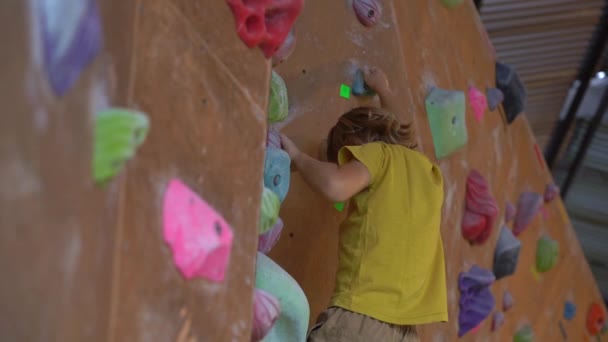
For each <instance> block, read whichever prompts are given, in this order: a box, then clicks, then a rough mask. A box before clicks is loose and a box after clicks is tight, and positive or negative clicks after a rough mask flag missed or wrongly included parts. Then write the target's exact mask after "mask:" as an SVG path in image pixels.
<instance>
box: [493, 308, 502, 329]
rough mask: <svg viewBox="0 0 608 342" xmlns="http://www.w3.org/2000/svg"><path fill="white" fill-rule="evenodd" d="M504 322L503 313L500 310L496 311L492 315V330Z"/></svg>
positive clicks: (498, 327)
mask: <svg viewBox="0 0 608 342" xmlns="http://www.w3.org/2000/svg"><path fill="white" fill-rule="evenodd" d="M504 323H505V314H504V313H502V311H496V312H494V314H493V315H492V331H496V330H498V329H500V327H502V325H503V324H504Z"/></svg>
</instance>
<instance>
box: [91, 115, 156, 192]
mask: <svg viewBox="0 0 608 342" xmlns="http://www.w3.org/2000/svg"><path fill="white" fill-rule="evenodd" d="M149 127H150V122H149V120H148V117H147V116H146V115H145V114H143V113H140V112H137V111H133V110H130V109H122V108H110V109H107V110H104V111H102V112H99V113H97V115H96V116H95V128H94V143H93V165H92V166H93V179H94V180H95V182H96V183H98V184H99V183H104V182H105V181H107V180H109V179H110V178H112V177H114V176H115V175H116V174H117V173H118V172H119V171H120V169H121V168H122V166H123V164H124V163H125V162H126V161H127V160H129V159H131V158H132V157H133V156H134V155H135V150H136V149H137V147H139V146H140V145H141V144H142V143H143V142H144V140H145V139H146V136H147V134H148V130H149Z"/></svg>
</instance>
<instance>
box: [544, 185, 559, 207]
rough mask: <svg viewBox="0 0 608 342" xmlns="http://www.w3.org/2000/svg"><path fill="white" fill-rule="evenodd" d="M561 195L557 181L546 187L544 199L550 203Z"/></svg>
mask: <svg viewBox="0 0 608 342" xmlns="http://www.w3.org/2000/svg"><path fill="white" fill-rule="evenodd" d="M558 195H559V187H558V186H557V185H555V183H549V184H547V187H546V188H545V194H544V196H543V197H544V199H545V202H546V203H549V202H551V201H553V200H554V199H555V197H557V196H558Z"/></svg>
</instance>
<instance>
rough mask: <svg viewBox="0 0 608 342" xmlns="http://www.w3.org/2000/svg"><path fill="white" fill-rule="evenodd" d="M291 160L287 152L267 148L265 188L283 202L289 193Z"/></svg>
mask: <svg viewBox="0 0 608 342" xmlns="http://www.w3.org/2000/svg"><path fill="white" fill-rule="evenodd" d="M290 166H291V159H290V158H289V155H288V154H287V152H285V151H283V150H281V149H280V148H276V147H271V146H269V147H267V148H266V158H265V161H264V186H265V187H267V188H268V189H270V190H272V191H273V192H274V193H275V194H277V196H279V200H280V201H281V202H283V200H284V199H285V196H287V192H288V191H289V181H290V175H291V169H290Z"/></svg>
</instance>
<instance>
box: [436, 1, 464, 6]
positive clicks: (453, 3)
mask: <svg viewBox="0 0 608 342" xmlns="http://www.w3.org/2000/svg"><path fill="white" fill-rule="evenodd" d="M462 1H463V0H441V2H442V3H443V5H444V6H445V7H447V8H455V7H457V6H458V5H460V4H461V3H462Z"/></svg>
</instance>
